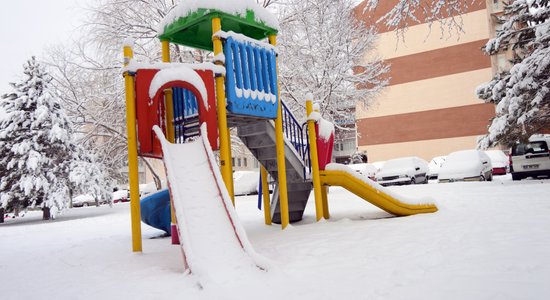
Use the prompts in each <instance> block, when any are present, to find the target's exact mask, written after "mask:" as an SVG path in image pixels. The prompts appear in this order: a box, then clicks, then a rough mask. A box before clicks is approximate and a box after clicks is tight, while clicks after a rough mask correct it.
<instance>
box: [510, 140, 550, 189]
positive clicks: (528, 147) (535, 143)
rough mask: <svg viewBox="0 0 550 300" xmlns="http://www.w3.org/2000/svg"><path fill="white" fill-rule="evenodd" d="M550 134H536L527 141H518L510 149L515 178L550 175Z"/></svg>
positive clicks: (513, 177)
mask: <svg viewBox="0 0 550 300" xmlns="http://www.w3.org/2000/svg"><path fill="white" fill-rule="evenodd" d="M549 146H550V135H534V136H532V137H530V138H529V142H527V143H518V144H517V145H515V146H514V147H512V150H511V151H510V173H512V179H513V180H521V179H523V178H527V177H530V176H532V177H538V176H550V150H549V148H550V147H549Z"/></svg>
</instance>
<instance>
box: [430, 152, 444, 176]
mask: <svg viewBox="0 0 550 300" xmlns="http://www.w3.org/2000/svg"><path fill="white" fill-rule="evenodd" d="M446 158H447V156H436V157H434V158H432V160H430V163H429V164H428V179H437V176H439V169H440V168H441V166H442V165H443V163H444V162H445V159H446Z"/></svg>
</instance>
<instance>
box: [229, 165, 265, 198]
mask: <svg viewBox="0 0 550 300" xmlns="http://www.w3.org/2000/svg"><path fill="white" fill-rule="evenodd" d="M259 180H260V173H258V172H256V171H235V172H233V186H234V194H235V195H251V194H257V193H258V184H259Z"/></svg>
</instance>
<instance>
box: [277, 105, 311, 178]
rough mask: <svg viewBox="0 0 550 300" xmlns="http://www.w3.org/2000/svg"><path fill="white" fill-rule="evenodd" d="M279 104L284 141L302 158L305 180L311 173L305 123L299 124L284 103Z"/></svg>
mask: <svg viewBox="0 0 550 300" xmlns="http://www.w3.org/2000/svg"><path fill="white" fill-rule="evenodd" d="M281 104H282V117H283V133H284V135H285V137H286V139H287V140H288V141H289V142H290V143H291V144H292V146H293V147H294V149H295V150H296V152H298V154H299V155H300V157H301V158H302V160H303V162H304V178H307V175H308V174H310V173H311V163H310V157H309V139H308V133H307V123H304V124H300V123H299V122H298V120H296V118H295V117H294V115H293V114H292V112H291V111H290V109H288V107H287V106H286V105H285V104H284V102H282V101H281Z"/></svg>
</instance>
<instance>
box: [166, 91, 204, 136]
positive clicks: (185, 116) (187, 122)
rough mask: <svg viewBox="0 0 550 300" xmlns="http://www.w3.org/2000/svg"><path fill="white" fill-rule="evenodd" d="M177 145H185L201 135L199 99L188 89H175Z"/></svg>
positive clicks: (173, 96)
mask: <svg viewBox="0 0 550 300" xmlns="http://www.w3.org/2000/svg"><path fill="white" fill-rule="evenodd" d="M172 102H173V107H174V119H173V120H172V122H173V124H174V136H175V141H174V142H175V143H177V144H181V143H185V142H186V141H187V140H188V139H189V138H192V137H195V136H198V135H199V121H198V115H199V108H198V103H197V98H196V97H195V95H194V94H193V93H192V92H191V91H190V90H188V89H183V88H173V89H172Z"/></svg>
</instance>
